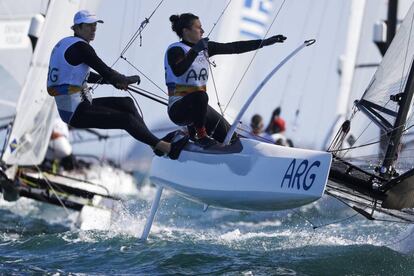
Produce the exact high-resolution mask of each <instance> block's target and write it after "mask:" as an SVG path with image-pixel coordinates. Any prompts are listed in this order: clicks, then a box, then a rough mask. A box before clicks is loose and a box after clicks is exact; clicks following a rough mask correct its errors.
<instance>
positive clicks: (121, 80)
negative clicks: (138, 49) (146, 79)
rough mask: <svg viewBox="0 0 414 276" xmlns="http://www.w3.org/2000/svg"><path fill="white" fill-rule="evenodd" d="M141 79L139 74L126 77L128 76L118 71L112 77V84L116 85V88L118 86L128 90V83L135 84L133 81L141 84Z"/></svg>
mask: <svg viewBox="0 0 414 276" xmlns="http://www.w3.org/2000/svg"><path fill="white" fill-rule="evenodd" d="M140 81H141V79H140V78H139V76H138V75H134V76H128V77H126V76H124V75H122V74H119V73H118V74H116V75H115V76H114V77H113V78H112V80H111V84H112V85H113V86H115V87H116V88H118V89H121V90H127V89H128V85H130V84H133V83H137V84H139V83H140Z"/></svg>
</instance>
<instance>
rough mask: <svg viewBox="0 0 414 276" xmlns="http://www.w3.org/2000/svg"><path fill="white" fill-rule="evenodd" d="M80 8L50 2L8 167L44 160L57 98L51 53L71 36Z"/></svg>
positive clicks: (7, 151) (8, 150) (71, 3)
mask: <svg viewBox="0 0 414 276" xmlns="http://www.w3.org/2000/svg"><path fill="white" fill-rule="evenodd" d="M79 8H80V0H78V1H70V0H65V1H62V0H59V1H53V0H52V1H51V2H50V5H49V9H48V13H47V15H46V21H45V24H44V27H43V30H42V33H41V37H40V38H39V40H38V42H37V46H36V49H35V52H34V54H33V58H32V61H31V65H30V68H29V72H28V75H27V78H26V81H25V83H24V85H23V88H22V91H21V95H20V98H19V101H18V104H17V109H16V112H17V115H16V118H15V121H14V125H13V129H12V132H11V134H10V137H9V140H8V144H7V148H6V149H5V153H4V155H3V161H4V162H5V163H6V164H10V165H11V164H17V165H35V164H39V163H41V162H42V161H43V158H44V155H45V153H46V149H47V146H48V142H49V137H50V134H51V130H52V124H51V122H52V119H53V117H54V114H55V112H56V108H55V105H54V99H53V98H52V97H50V96H49V95H48V94H47V91H46V78H47V72H48V63H49V57H50V52H51V50H52V48H53V46H54V45H55V44H56V42H57V41H59V39H61V38H62V37H64V36H68V35H70V34H71V29H70V26H71V25H72V24H73V23H72V19H73V15H74V13H76V12H77V11H78V10H79Z"/></svg>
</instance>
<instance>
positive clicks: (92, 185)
mask: <svg viewBox="0 0 414 276" xmlns="http://www.w3.org/2000/svg"><path fill="white" fill-rule="evenodd" d="M92 2H93V4H96V5H97V4H98V2H97V1H91V2H88V3H87V4H88V5H87V6H86V7H88V8H92V10H93V9H94V8H93V7H94V6H93V4H92ZM85 5H86V4H85V1H81V0H77V1H73V0H58V1H57V0H55V1H50V3H49V7H48V11H47V14H46V19H45V23H44V27H43V29H42V33H41V34H40V37H39V40H38V42H37V45H36V48H35V51H34V53H33V58H32V62H31V65H30V68H29V72H28V75H27V78H26V81H25V83H24V86H23V88H22V91H21V95H20V97H19V101H18V104H17V108H16V117H15V119H14V122H13V126H12V129H11V131H10V133H9V135H8V138H7V141H6V143H5V148H4V152H3V155H2V156H1V162H0V188H1V192H2V193H3V197H4V199H6V200H9V201H15V200H17V199H18V198H19V197H20V196H21V197H27V198H32V199H34V200H37V201H41V202H47V203H50V204H54V205H57V206H61V207H63V208H65V209H72V210H76V211H81V217H82V218H85V221H86V219H87V217H88V216H86V215H82V214H84V213H88V214H91V213H95V215H96V217H99V221H96V222H97V223H96V224H91V221H86V224H85V225H87V226H83V224H84V222H85V221H80V226H81V228H83V229H86V228H94V227H98V228H100V229H102V227H103V228H105V227H107V226H109V224H107V223H105V222H106V221H107V222H108V223H110V221H108V220H110V218H111V211H112V208H113V207H114V205H115V204H116V202H118V200H119V199H120V196H121V193H119V191H122V190H123V185H121V184H123V183H117V180H119V179H116V180H115V178H117V177H124V175H126V173H124V174H121V173H118V172H117V171H115V169H114V170H112V171H115V172H114V173H113V174H110V173H107V172H105V171H104V170H103V169H102V171H103V172H102V176H100V177H102V178H101V179H99V178H100V177H97V174H96V173H95V174H88V173H87V172H85V173H84V175H83V177H81V176H80V174H76V172H75V171H74V172H73V174H70V173H65V174H63V173H60V172H59V173H56V172H54V171H51V170H47V169H45V168H43V167H41V166H40V164H41V163H42V162H43V160H44V159H45V154H46V151H47V148H48V145H49V140H50V137H51V133H52V128H53V122H54V119H55V118H56V117H57V112H56V107H55V102H54V99H53V98H52V97H50V96H49V95H48V93H47V92H46V86H45V83H46V79H47V73H48V67H49V59H50V53H51V51H52V48H53V46H54V45H55V44H56V42H57V41H59V40H60V39H61V38H62V37H65V36H69V35H71V34H72V31H71V29H70V26H71V25H72V24H73V15H74V14H75V13H76V12H77V11H79V10H80V9H82V8H85ZM62 11H64V12H62ZM91 169H94V170H97V168H96V166H91ZM108 174H109V176H108ZM128 176H129V178H128V177H125V179H127V180H130V182H131V183H126V184H127V185H129V184H133V185H134V184H135V182H134V181H133V180H132V176H130V175H128ZM105 177H106V178H107V179H103V178H105ZM103 180H105V182H103ZM99 181H100V182H99ZM97 182H99V183H97ZM135 191H136V187H135V185H134V192H135ZM117 192H118V193H117ZM96 217H95V218H96Z"/></svg>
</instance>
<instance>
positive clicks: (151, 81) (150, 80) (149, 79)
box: [121, 57, 168, 95]
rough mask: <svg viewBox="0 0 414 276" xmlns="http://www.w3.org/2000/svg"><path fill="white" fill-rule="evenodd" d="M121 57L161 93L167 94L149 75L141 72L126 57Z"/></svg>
mask: <svg viewBox="0 0 414 276" xmlns="http://www.w3.org/2000/svg"><path fill="white" fill-rule="evenodd" d="M121 58H122V59H124V60H125V61H126V62H127V63H128V64H129V65H131V67H132V68H134V69H135V70H137V71H138V72H139V73H140V74H141V75H143V76H144V77H145V78H146V79H147V80H148V81H149V82H150V83H152V84H153V85H154V86H155V87H157V88H158V89H159V90H160V91H161V92H162V93H164V94H165V95H168V94H167V92H165V90H163V89H162V88H161V87H160V86H159V85H157V84H156V83H155V81H153V80H152V79H151V78H150V77H148V76H147V75H146V74H144V72H142V71H141V70H139V69H138V67H136V66H135V65H134V64H132V63H131V62H130V61H129V60H127V58H126V57H121Z"/></svg>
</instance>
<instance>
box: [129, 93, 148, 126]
mask: <svg viewBox="0 0 414 276" xmlns="http://www.w3.org/2000/svg"><path fill="white" fill-rule="evenodd" d="M127 92H128V94H129V95H130V96H131V98H132V100H133V101H134V102H135V105H136V106H137V108H138V111H139V113H138V114H139V115H140V116H141V117H142V120H143V121H145V120H144V113H143V112H142V109H141V106H140V105H139V103H138V101H137V99H135V97H134V96H133V95H132V93H131V91H130V90H128V91H127Z"/></svg>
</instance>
